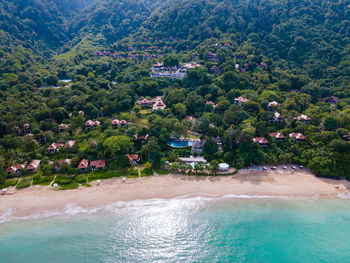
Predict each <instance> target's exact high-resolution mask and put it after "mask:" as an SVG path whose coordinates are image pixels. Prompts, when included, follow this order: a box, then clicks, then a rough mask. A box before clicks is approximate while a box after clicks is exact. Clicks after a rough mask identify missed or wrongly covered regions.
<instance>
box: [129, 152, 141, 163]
mask: <svg viewBox="0 0 350 263" xmlns="http://www.w3.org/2000/svg"><path fill="white" fill-rule="evenodd" d="M126 157H128V159H129V162H130V163H131V164H133V165H137V164H138V163H139V161H140V157H139V156H138V155H137V154H127V155H126Z"/></svg>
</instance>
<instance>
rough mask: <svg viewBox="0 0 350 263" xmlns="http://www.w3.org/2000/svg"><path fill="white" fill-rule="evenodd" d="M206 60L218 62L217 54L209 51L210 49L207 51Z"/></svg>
mask: <svg viewBox="0 0 350 263" xmlns="http://www.w3.org/2000/svg"><path fill="white" fill-rule="evenodd" d="M207 60H209V61H214V62H219V58H218V56H217V55H216V54H215V53H213V52H210V51H209V52H208V55H207Z"/></svg>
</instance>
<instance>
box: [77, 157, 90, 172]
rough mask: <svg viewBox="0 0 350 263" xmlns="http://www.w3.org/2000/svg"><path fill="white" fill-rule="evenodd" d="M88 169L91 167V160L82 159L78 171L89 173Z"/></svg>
mask: <svg viewBox="0 0 350 263" xmlns="http://www.w3.org/2000/svg"><path fill="white" fill-rule="evenodd" d="M88 167H89V160H87V159H82V160H81V161H80V163H79V165H78V169H79V171H80V172H85V171H87V168H88Z"/></svg>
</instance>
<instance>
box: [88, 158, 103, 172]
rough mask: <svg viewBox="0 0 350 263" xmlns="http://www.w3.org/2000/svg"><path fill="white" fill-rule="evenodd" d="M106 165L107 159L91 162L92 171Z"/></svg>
mask: <svg viewBox="0 0 350 263" xmlns="http://www.w3.org/2000/svg"><path fill="white" fill-rule="evenodd" d="M105 166H106V161H105V160H96V161H92V162H91V163H90V168H91V170H92V171H94V170H102V169H103V168H105Z"/></svg>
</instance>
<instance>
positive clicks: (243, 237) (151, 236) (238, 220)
mask: <svg viewBox="0 0 350 263" xmlns="http://www.w3.org/2000/svg"><path fill="white" fill-rule="evenodd" d="M53 212H54V211H53ZM4 218H5V216H4V215H3V216H2V219H3V220H4ZM0 262H77V263H80V262H293V263H294V262H308V263H311V262H350V200H346V199H334V200H333V199H332V200H330V199H327V200H322V199H321V200H313V199H307V200H305V199H299V200H289V199H268V198H263V199H242V198H228V197H227V198H221V199H209V198H188V199H172V200H146V201H134V202H128V203H123V202H119V203H116V204H114V205H110V206H107V207H104V208H100V209H94V210H89V211H88V210H83V209H80V208H78V207H74V206H68V207H67V208H66V210H65V211H64V212H63V214H61V215H59V216H58V215H57V216H53V217H49V218H42V219H28V220H15V221H12V222H7V223H3V224H0Z"/></svg>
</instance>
